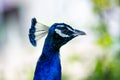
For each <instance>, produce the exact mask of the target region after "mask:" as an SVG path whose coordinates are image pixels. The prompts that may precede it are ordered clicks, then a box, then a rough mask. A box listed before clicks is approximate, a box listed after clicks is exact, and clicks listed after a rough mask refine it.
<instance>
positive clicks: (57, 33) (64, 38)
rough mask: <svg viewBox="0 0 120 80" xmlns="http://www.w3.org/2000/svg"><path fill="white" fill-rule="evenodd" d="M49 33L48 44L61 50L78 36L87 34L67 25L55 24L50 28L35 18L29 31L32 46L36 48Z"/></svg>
mask: <svg viewBox="0 0 120 80" xmlns="http://www.w3.org/2000/svg"><path fill="white" fill-rule="evenodd" d="M47 33H48V35H47V37H46V44H50V45H51V46H53V47H54V49H59V48H60V47H61V46H63V45H64V44H66V43H67V42H68V41H70V40H71V39H73V38H75V37H76V36H78V35H85V34H86V33H85V32H83V31H80V30H77V29H73V28H72V27H71V26H69V25H67V24H65V23H55V24H53V25H52V26H51V27H50V28H49V27H48V26H46V25H44V24H41V23H38V22H37V21H36V18H33V19H32V24H31V28H30V30H29V39H30V42H31V44H32V45H33V46H36V45H37V44H36V42H37V40H39V39H40V38H41V37H43V36H44V35H46V34H47Z"/></svg>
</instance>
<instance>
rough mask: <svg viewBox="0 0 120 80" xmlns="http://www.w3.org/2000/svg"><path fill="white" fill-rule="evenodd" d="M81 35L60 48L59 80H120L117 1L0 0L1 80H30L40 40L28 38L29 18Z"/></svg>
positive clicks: (40, 49) (39, 47)
mask: <svg viewBox="0 0 120 80" xmlns="http://www.w3.org/2000/svg"><path fill="white" fill-rule="evenodd" d="M32 17H36V18H37V19H38V21H39V22H40V23H43V24H45V25H48V26H50V25H52V24H53V23H55V22H64V23H67V24H69V25H71V26H73V27H74V28H77V29H80V30H83V31H85V32H86V33H87V35H86V36H79V37H77V38H75V39H73V40H72V41H70V42H69V43H68V44H66V45H65V46H63V47H62V48H61V54H60V55H61V56H60V57H61V63H62V74H63V76H62V78H63V79H62V80H120V0H35V1H33V0H0V80H32V79H33V74H34V69H35V66H36V62H37V59H38V58H39V56H40V54H41V51H42V47H43V43H44V39H45V37H44V38H43V39H41V40H39V41H38V46H37V47H36V48H34V47H33V46H32V45H31V44H30V42H29V39H28V31H29V28H30V24H31V18H32Z"/></svg>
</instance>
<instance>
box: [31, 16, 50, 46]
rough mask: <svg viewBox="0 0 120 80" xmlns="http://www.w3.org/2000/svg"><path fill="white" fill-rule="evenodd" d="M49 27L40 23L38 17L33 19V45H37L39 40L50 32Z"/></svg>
mask: <svg viewBox="0 0 120 80" xmlns="http://www.w3.org/2000/svg"><path fill="white" fill-rule="evenodd" d="M48 30H49V27H48V26H46V25H44V24H42V23H38V22H37V20H36V18H32V20H31V28H30V29H29V40H30V43H31V44H32V45H33V46H36V45H37V40H39V39H41V38H42V37H44V36H45V35H46V34H47V33H48Z"/></svg>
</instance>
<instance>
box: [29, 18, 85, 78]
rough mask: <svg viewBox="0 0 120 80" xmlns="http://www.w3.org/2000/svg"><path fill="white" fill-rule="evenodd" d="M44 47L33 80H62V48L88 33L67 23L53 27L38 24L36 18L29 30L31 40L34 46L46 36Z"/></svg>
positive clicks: (55, 24)
mask: <svg viewBox="0 0 120 80" xmlns="http://www.w3.org/2000/svg"><path fill="white" fill-rule="evenodd" d="M46 34H47V37H46V39H45V42H44V47H43V51H42V54H41V56H40V57H39V59H38V61H37V65H36V69H35V72H34V78H33V80H61V74H62V72H61V62H60V48H61V47H62V46H63V45H64V44H66V43H67V42H69V41H70V40H71V39H73V38H75V37H76V36H78V35H85V34H86V33H85V32H83V31H80V30H77V29H73V28H72V27H71V26H69V25H68V24H65V23H54V24H53V25H52V26H51V27H48V26H46V25H44V24H41V23H39V22H37V20H36V18H32V20H31V28H30V29H29V40H30V42H31V44H32V45H33V46H37V41H38V40H39V39H40V38H42V37H43V36H45V35H46Z"/></svg>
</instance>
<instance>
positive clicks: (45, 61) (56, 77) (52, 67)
mask: <svg viewBox="0 0 120 80" xmlns="http://www.w3.org/2000/svg"><path fill="white" fill-rule="evenodd" d="M34 80H61V63H60V58H59V49H58V50H57V49H54V47H53V45H52V41H50V40H49V39H47V38H46V40H45V44H44V47H43V51H42V54H41V56H40V58H39V60H38V62H37V65H36V70H35V76H34Z"/></svg>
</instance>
